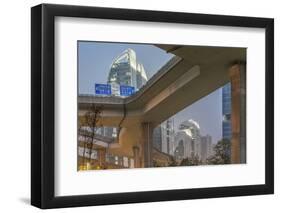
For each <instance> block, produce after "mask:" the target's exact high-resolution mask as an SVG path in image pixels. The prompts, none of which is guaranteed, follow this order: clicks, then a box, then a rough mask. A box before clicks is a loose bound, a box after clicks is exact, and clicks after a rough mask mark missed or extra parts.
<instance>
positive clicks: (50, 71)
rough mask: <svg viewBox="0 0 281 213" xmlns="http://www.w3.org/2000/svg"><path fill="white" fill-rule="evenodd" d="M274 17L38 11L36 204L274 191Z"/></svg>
mask: <svg viewBox="0 0 281 213" xmlns="http://www.w3.org/2000/svg"><path fill="white" fill-rule="evenodd" d="M273 30H274V21H273V19H270V18H254V17H238V16H222V15H209V14H191V13H177V12H166V11H146V10H129V9H113V8H99V7H86V6H67V5H51V4H42V5H38V6H35V7H33V8H32V9H31V40H32V42H31V43H32V44H31V50H32V55H31V58H32V63H31V65H32V66H31V72H32V73H31V76H32V79H31V82H32V85H31V88H32V92H31V95H32V103H31V105H32V117H31V121H32V126H31V127H32V140H31V148H32V150H31V152H32V154H31V203H32V205H34V206H37V207H40V208H59V207H74V206H89V205H105V204H121V203H136V202H153V201H168V200H181V199H197V198H214V197H226V196H242V195H259V194H271V193H273V191H274V152H273V145H274V91H273V88H274V85H273V83H274V31H273Z"/></svg>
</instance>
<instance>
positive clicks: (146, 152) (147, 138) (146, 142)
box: [141, 123, 153, 167]
mask: <svg viewBox="0 0 281 213" xmlns="http://www.w3.org/2000/svg"><path fill="white" fill-rule="evenodd" d="M152 135H153V126H152V123H142V138H141V140H142V141H141V145H142V167H152V166H153V160H152V150H153V144H152Z"/></svg>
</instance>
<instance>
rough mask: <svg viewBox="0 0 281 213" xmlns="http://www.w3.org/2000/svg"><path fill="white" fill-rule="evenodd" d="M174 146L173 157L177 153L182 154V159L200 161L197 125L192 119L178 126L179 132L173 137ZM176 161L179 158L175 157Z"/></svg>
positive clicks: (199, 138)
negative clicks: (196, 159)
mask: <svg viewBox="0 0 281 213" xmlns="http://www.w3.org/2000/svg"><path fill="white" fill-rule="evenodd" d="M174 145H175V153H174V155H175V156H178V153H183V156H182V157H183V158H187V157H188V158H194V157H196V158H198V159H201V136H200V126H199V124H198V123H197V122H196V121H194V120H192V119H189V120H188V121H184V122H182V123H181V124H180V126H179V131H178V132H177V134H176V136H175V144H174ZM181 149H183V150H181ZM177 160H180V159H179V157H177Z"/></svg>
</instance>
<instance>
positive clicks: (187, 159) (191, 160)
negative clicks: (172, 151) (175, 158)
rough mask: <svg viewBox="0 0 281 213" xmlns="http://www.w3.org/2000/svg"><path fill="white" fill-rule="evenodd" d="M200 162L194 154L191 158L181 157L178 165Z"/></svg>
mask: <svg viewBox="0 0 281 213" xmlns="http://www.w3.org/2000/svg"><path fill="white" fill-rule="evenodd" d="M201 163H202V162H201V161H200V160H199V157H198V156H194V157H191V158H188V157H186V158H184V159H182V161H181V163H180V166H196V165H200V164H201Z"/></svg>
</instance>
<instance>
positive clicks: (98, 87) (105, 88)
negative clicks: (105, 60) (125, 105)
mask: <svg viewBox="0 0 281 213" xmlns="http://www.w3.org/2000/svg"><path fill="white" fill-rule="evenodd" d="M95 93H96V95H111V85H110V84H95Z"/></svg>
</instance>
